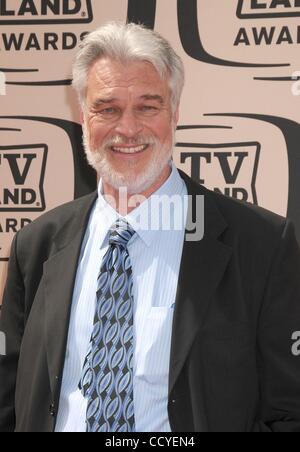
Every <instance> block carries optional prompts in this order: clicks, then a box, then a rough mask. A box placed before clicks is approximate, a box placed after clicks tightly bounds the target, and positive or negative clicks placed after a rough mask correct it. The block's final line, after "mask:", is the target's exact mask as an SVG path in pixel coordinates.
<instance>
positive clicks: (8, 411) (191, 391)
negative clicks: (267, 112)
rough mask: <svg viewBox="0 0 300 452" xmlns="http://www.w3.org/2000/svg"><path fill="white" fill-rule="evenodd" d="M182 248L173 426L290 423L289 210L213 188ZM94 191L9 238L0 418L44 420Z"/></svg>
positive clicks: (293, 398)
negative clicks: (276, 210)
mask: <svg viewBox="0 0 300 452" xmlns="http://www.w3.org/2000/svg"><path fill="white" fill-rule="evenodd" d="M181 176H182V177H183V178H184V180H185V182H186V184H187V188H188V192H189V194H190V195H192V196H193V197H195V195H197V194H198V195H199V194H200V195H204V196H205V235H204V239H203V240H201V241H199V242H188V241H186V242H185V244H184V248H183V255H182V261H181V268H180V275H179V282H178V292H177V298H176V305H175V312H174V324H173V334H172V347H171V360H170V377H169V406H168V410H169V419H170V424H171V427H172V430H173V431H179V432H185V431H209V432H214V431H221V432H223V431H236V432H240V431H266V432H268V431H297V432H300V357H299V356H298V357H297V356H295V355H294V354H293V353H292V345H293V341H292V335H293V333H294V332H295V331H299V330H300V252H299V248H298V245H297V242H296V239H295V234H294V230H293V226H292V225H291V223H290V222H289V221H286V220H284V219H283V218H281V217H279V216H277V215H275V214H272V213H270V212H267V211H265V210H263V209H261V208H258V207H255V206H250V205H245V204H242V203H240V202H238V201H235V200H232V199H230V198H227V197H225V196H222V195H219V194H216V193H213V192H210V191H208V190H207V189H205V188H204V187H201V186H199V185H198V184H196V183H195V182H193V181H192V180H191V179H190V178H189V177H187V176H186V175H184V173H181ZM96 196H97V194H96V193H93V194H91V195H88V196H86V197H84V198H81V199H78V200H76V201H74V202H71V203H69V204H67V205H65V206H62V207H59V208H57V209H55V210H53V211H52V212H49V213H47V214H46V215H44V216H42V217H41V218H39V219H38V220H37V221H35V222H34V223H33V224H31V225H29V226H28V227H26V228H25V229H23V230H22V231H20V232H19V233H18V234H17V235H16V237H15V239H14V242H13V245H12V251H11V259H10V265H9V273H8V280H7V285H6V290H5V294H4V300H3V309H2V315H1V320H0V330H1V331H3V332H4V333H5V334H6V336H7V355H6V356H5V357H1V358H0V430H1V431H12V430H14V429H15V430H16V431H18V432H23V431H26V432H29V431H35V432H39V431H42V432H48V431H53V430H54V428H55V421H56V414H57V410H58V405H59V397H60V388H61V381H62V373H63V365H64V357H65V351H66V342H67V334H68V323H69V317H70V308H71V300H72V292H73V286H74V281H75V277H76V270H77V262H78V258H79V253H80V248H81V243H82V239H83V236H84V233H85V230H86V226H87V222H88V219H89V213H90V211H91V208H92V205H93V204H94V201H95V199H96Z"/></svg>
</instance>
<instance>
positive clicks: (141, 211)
mask: <svg viewBox="0 0 300 452" xmlns="http://www.w3.org/2000/svg"><path fill="white" fill-rule="evenodd" d="M170 167H171V174H170V176H169V177H168V179H167V180H166V181H165V182H164V183H163V185H161V187H159V189H158V190H156V191H155V192H154V193H153V194H152V195H151V196H150V198H148V199H147V200H145V201H144V202H143V203H142V204H140V205H139V206H138V207H136V208H135V209H134V210H133V211H132V212H130V213H129V214H128V215H126V217H124V219H125V220H126V221H128V223H129V224H130V226H131V227H132V228H133V229H135V230H136V234H137V236H138V237H139V238H140V239H141V240H142V241H143V242H144V243H145V245H146V246H148V247H149V246H150V245H151V243H152V241H153V240H154V238H155V235H156V234H157V232H159V231H158V230H156V229H154V230H152V229H151V228H149V227H143V226H144V225H145V226H146V225H147V224H148V223H147V221H144V220H145V219H149V218H151V219H152V220H153V219H155V218H156V217H157V216H158V215H159V212H157V211H156V209H153V208H151V198H152V197H153V195H156V196H158V197H160V196H170V197H171V196H174V195H183V192H184V187H185V183H184V181H183V179H182V178H181V177H180V174H179V172H178V169H177V168H176V166H175V164H174V162H173V161H172V162H170ZM96 213H101V221H104V222H105V224H106V225H107V228H106V229H107V230H106V234H105V236H104V240H103V243H102V247H103V246H105V244H107V241H108V231H109V229H110V227H111V225H112V224H113V223H114V222H115V221H116V220H117V219H118V218H122V217H121V215H119V213H118V212H117V211H116V210H115V209H114V208H113V207H112V206H111V205H110V204H109V203H108V202H107V201H106V200H105V198H104V197H103V183H102V179H100V182H99V186H98V200H97V205H96ZM149 215H150V217H149ZM150 221H151V220H150ZM137 225H140V226H141V227H137ZM135 238H136V236H135V237H133V240H134V239H135Z"/></svg>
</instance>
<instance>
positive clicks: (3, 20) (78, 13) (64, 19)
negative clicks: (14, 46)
mask: <svg viewBox="0 0 300 452" xmlns="http://www.w3.org/2000/svg"><path fill="white" fill-rule="evenodd" d="M92 20H93V10H92V4H91V0H21V1H18V2H16V1H14V0H0V25H34V24H36V25H40V24H61V23H64V24H80V23H90V22H92Z"/></svg>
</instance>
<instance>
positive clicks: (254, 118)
mask: <svg viewBox="0 0 300 452" xmlns="http://www.w3.org/2000/svg"><path fill="white" fill-rule="evenodd" d="M50 7H51V8H50ZM127 19H129V20H135V21H144V22H146V23H147V24H148V25H149V26H154V27H155V29H156V30H158V31H159V32H161V33H162V34H163V35H164V36H165V37H166V38H167V39H169V40H170V41H171V43H172V44H173V46H174V47H175V48H176V50H177V52H178V53H179V55H180V56H181V57H182V59H183V61H184V64H185V67H186V74H187V77H186V87H185V90H184V93H183V99H182V105H181V116H180V127H179V130H178V132H177V141H178V145H177V147H176V149H175V155H174V159H175V163H176V164H177V166H178V167H180V168H181V169H183V170H185V171H186V172H187V173H189V174H192V175H193V177H194V178H196V179H198V180H199V181H201V182H202V183H204V184H205V185H206V186H207V187H209V188H211V189H214V190H219V191H222V192H223V193H225V194H227V195H229V196H235V197H237V198H239V199H245V200H247V201H249V202H253V203H256V204H258V205H260V206H263V207H265V208H267V209H270V210H272V211H274V212H276V213H278V214H280V215H284V216H285V215H287V214H288V215H289V216H290V217H291V218H292V219H293V220H294V222H295V223H296V227H297V233H298V236H299V237H300V202H299V201H300V199H299V198H300V182H299V177H298V173H299V172H300V159H299V146H298V143H300V141H299V140H300V125H299V121H300V108H299V107H300V99H299V94H300V83H299V80H298V78H297V77H298V76H299V75H300V72H299V73H298V71H300V63H299V58H298V53H299V52H298V51H299V43H300V7H297V6H295V2H294V1H289V0H287V1H286V2H283V1H280V2H279V1H277V2H276V0H273V1H271V0H268V1H267V0H256V1H250V0H243V1H242V0H198V1H197V0H157V1H155V0H150V1H149V0H143V1H140V0H139V1H137V0H129V1H127V0H110V1H109V2H108V1H106V0H90V1H88V0H85V1H83V0H69V1H60V0H52V1H49V0H48V1H43V0H36V1H34V0H32V1H31V2H28V1H21V0H7V1H3V0H0V300H1V298H2V291H3V286H4V281H5V277H6V269H7V260H8V257H9V249H10V244H11V240H12V237H13V235H14V233H15V232H16V231H17V230H19V229H20V228H21V227H23V226H25V225H26V224H28V223H29V222H30V221H32V220H34V219H35V218H37V217H38V216H39V215H41V214H42V213H44V212H46V211H48V210H50V209H52V208H54V207H55V206H57V205H59V204H62V203H64V202H67V201H69V200H72V199H74V197H77V196H80V195H83V194H85V193H86V192H88V191H90V190H92V189H93V188H94V186H95V179H94V177H92V176H91V173H89V171H88V169H87V167H86V164H85V162H84V160H83V159H82V149H81V138H80V128H79V112H78V109H77V105H76V102H75V96H74V94H73V92H72V89H71V87H70V79H71V62H72V59H73V57H74V53H75V52H76V49H77V47H78V44H79V43H80V40H81V39H82V36H83V35H84V34H85V33H87V32H89V31H91V30H93V29H95V28H96V27H97V26H99V25H101V24H103V23H105V22H107V21H109V20H120V21H122V22H126V20H127Z"/></svg>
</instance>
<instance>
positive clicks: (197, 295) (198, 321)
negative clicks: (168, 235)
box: [169, 172, 232, 394]
mask: <svg viewBox="0 0 300 452" xmlns="http://www.w3.org/2000/svg"><path fill="white" fill-rule="evenodd" d="M180 173H181V172H180ZM181 177H182V178H183V179H184V180H185V182H186V185H187V188H188V194H189V195H192V196H196V195H204V196H205V233H204V238H203V239H202V240H201V241H198V242H190V241H185V243H184V247H183V254H182V260H181V267H180V275H179V281H178V290H177V297H176V303H175V312H174V321H173V330H172V345H171V359H170V376H169V393H170V394H171V391H172V389H173V388H174V385H175V383H176V380H177V378H178V376H179V374H180V372H181V370H182V368H183V366H184V363H185V361H186V358H187V356H188V353H189V350H190V348H191V346H192V344H193V341H194V339H195V336H196V334H197V332H198V331H199V329H200V327H201V325H202V322H203V320H204V318H205V313H206V310H207V308H208V307H209V302H210V299H211V296H212V294H213V293H214V291H215V290H216V288H217V287H218V285H219V283H220V281H221V278H222V276H223V274H224V272H225V269H226V267H227V264H228V262H229V259H230V256H231V254H232V249H231V248H230V247H229V246H227V245H225V244H224V243H222V242H221V241H219V240H218V238H219V236H220V234H221V233H222V232H224V230H225V229H226V228H227V224H226V222H225V220H224V218H223V216H222V214H221V212H220V211H219V209H218V208H217V206H216V205H215V204H214V201H213V200H212V199H211V197H210V194H209V192H208V191H206V190H205V189H204V188H203V187H200V186H199V185H198V184H195V183H194V182H192V181H191V180H190V179H189V178H187V177H186V175H184V173H181ZM189 215H191V212H190V210H189Z"/></svg>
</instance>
